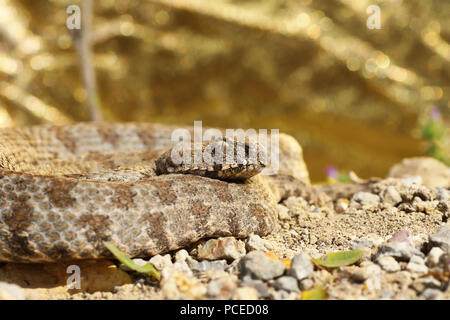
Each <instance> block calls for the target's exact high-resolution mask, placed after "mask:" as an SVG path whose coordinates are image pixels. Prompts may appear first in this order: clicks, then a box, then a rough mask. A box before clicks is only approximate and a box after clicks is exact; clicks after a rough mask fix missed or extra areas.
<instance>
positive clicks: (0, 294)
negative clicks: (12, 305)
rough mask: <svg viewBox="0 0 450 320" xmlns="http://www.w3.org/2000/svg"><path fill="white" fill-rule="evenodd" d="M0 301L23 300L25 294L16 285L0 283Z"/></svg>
mask: <svg viewBox="0 0 450 320" xmlns="http://www.w3.org/2000/svg"><path fill="white" fill-rule="evenodd" d="M0 300H25V293H24V291H23V289H22V288H21V287H19V286H18V285H16V284H12V283H7V282H1V281H0Z"/></svg>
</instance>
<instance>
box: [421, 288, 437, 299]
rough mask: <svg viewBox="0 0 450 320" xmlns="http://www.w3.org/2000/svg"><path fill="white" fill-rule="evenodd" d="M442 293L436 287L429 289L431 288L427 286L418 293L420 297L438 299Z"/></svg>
mask: <svg viewBox="0 0 450 320" xmlns="http://www.w3.org/2000/svg"><path fill="white" fill-rule="evenodd" d="M441 295H442V292H441V291H440V290H438V289H431V288H427V289H425V290H423V292H422V293H421V294H420V296H421V297H422V298H425V299H427V300H434V299H438V298H439V296H441Z"/></svg>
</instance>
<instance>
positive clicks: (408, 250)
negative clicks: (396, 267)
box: [378, 242, 424, 261]
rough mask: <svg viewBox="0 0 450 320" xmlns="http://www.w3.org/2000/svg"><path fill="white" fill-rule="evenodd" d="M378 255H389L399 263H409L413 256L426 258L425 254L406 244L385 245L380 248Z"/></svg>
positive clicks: (393, 243) (392, 243)
mask: <svg viewBox="0 0 450 320" xmlns="http://www.w3.org/2000/svg"><path fill="white" fill-rule="evenodd" d="M378 255H388V256H391V257H394V258H395V259H396V260H398V261H409V259H411V257H412V256H415V255H416V256H420V257H424V254H423V253H422V252H420V251H419V250H417V249H415V248H414V247H412V246H410V245H409V244H408V243H406V242H391V243H385V244H383V245H381V246H380V247H379V248H378Z"/></svg>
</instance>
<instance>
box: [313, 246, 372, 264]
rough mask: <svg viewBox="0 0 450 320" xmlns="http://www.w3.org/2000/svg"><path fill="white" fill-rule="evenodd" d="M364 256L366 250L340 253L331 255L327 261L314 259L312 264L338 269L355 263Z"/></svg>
mask: <svg viewBox="0 0 450 320" xmlns="http://www.w3.org/2000/svg"><path fill="white" fill-rule="evenodd" d="M363 254H364V250H350V251H338V252H332V253H329V254H328V255H327V257H326V259H325V260H322V259H313V260H312V262H313V263H315V264H317V265H319V266H322V267H326V268H337V267H342V266H348V265H350V264H353V263H355V262H356V261H358V260H359V259H361V257H362V256H363Z"/></svg>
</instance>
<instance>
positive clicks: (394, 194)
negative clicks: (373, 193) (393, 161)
mask: <svg viewBox="0 0 450 320" xmlns="http://www.w3.org/2000/svg"><path fill="white" fill-rule="evenodd" d="M381 197H382V199H383V200H384V202H386V203H389V204H390V205H392V206H396V205H397V204H399V203H400V202H402V196H401V195H400V193H399V192H398V191H397V189H395V187H393V186H389V187H387V188H386V189H385V190H384V192H383V194H382V195H381Z"/></svg>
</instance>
